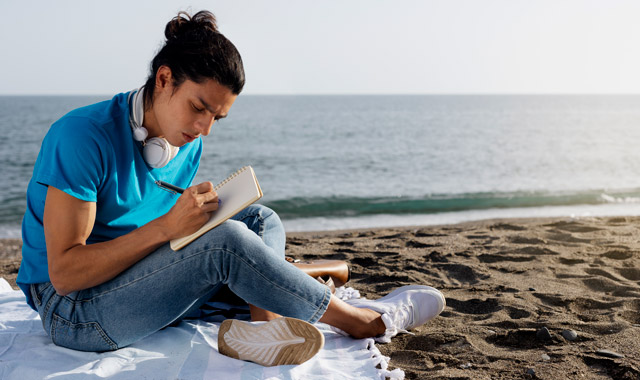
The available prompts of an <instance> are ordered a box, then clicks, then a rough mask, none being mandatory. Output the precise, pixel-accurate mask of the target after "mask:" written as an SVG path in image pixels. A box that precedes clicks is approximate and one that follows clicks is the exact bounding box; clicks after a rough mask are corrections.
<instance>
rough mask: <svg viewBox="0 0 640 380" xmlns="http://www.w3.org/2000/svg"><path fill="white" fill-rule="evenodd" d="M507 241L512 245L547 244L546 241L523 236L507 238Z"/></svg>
mask: <svg viewBox="0 0 640 380" xmlns="http://www.w3.org/2000/svg"><path fill="white" fill-rule="evenodd" d="M509 241H510V242H511V243H513V244H528V245H539V244H547V241H546V240H543V239H539V238H528V237H524V236H512V237H510V238H509Z"/></svg>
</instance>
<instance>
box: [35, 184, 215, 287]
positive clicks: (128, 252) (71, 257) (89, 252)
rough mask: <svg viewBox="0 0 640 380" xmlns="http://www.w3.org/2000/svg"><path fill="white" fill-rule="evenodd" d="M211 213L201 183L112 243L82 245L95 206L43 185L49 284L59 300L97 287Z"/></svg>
mask: <svg viewBox="0 0 640 380" xmlns="http://www.w3.org/2000/svg"><path fill="white" fill-rule="evenodd" d="M217 208H218V195H217V194H216V193H215V192H214V191H213V185H211V183H210V182H204V183H201V184H199V185H196V186H192V187H190V188H189V189H187V191H185V192H184V193H183V194H182V195H181V196H180V198H178V201H177V202H176V204H175V205H174V206H173V207H172V208H171V210H170V211H169V212H168V213H167V214H165V215H163V216H161V217H159V218H157V219H155V220H152V221H151V222H149V223H147V224H146V225H144V226H142V227H140V228H138V229H136V230H134V231H132V232H130V233H128V234H126V235H123V236H120V237H118V238H116V239H113V240H110V241H106V242H102V243H96V244H89V245H87V244H86V241H87V238H88V237H89V235H90V234H91V230H92V229H93V225H94V222H95V217H96V204H95V202H86V201H82V200H80V199H77V198H75V197H73V196H71V195H69V194H67V193H65V192H63V191H61V190H59V189H56V188H55V187H52V186H49V189H48V190H47V199H46V201H45V207H44V217H43V222H44V234H45V240H46V243H47V258H48V266H49V277H50V279H51V283H52V284H53V287H54V288H55V289H56V291H57V292H58V293H59V294H61V295H66V294H69V293H71V292H74V291H77V290H82V289H87V288H90V287H92V286H96V285H99V284H102V283H104V282H106V281H108V280H110V279H112V278H114V277H116V276H117V275H118V274H120V273H121V272H123V271H124V270H125V269H127V268H129V267H131V266H132V265H133V264H135V263H136V262H138V261H139V260H141V259H142V258H144V257H145V256H147V255H148V254H149V253H151V252H153V251H154V250H155V249H157V248H158V247H160V246H161V245H162V244H164V243H166V242H167V241H169V240H171V239H174V238H178V237H182V236H186V235H188V234H191V233H193V232H195V231H196V230H198V228H200V227H201V226H202V225H203V224H204V223H205V222H206V221H207V220H208V219H209V213H210V212H211V211H214V210H216V209H217Z"/></svg>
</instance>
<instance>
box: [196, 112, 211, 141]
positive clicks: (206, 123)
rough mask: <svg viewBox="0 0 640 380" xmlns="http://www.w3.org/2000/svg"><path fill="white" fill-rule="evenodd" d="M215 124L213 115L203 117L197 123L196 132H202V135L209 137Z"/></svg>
mask: <svg viewBox="0 0 640 380" xmlns="http://www.w3.org/2000/svg"><path fill="white" fill-rule="evenodd" d="M215 122H216V118H215V117H214V116H213V115H211V116H206V117H203V118H202V119H199V120H197V121H196V130H197V131H198V132H200V134H201V135H203V136H208V135H209V133H210V132H211V128H212V127H213V124H214V123H215Z"/></svg>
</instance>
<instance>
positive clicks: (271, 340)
mask: <svg viewBox="0 0 640 380" xmlns="http://www.w3.org/2000/svg"><path fill="white" fill-rule="evenodd" d="M323 346H324V335H322V333H321V332H320V330H318V328H317V327H315V326H314V325H312V324H310V323H307V322H305V321H302V320H300V319H296V318H288V317H282V318H277V319H274V320H271V321H269V322H246V321H240V320H237V319H227V320H225V321H224V322H222V324H221V325H220V330H219V331H218V351H219V352H220V353H221V354H222V355H226V356H229V357H232V358H235V359H240V360H248V361H251V362H254V363H258V364H261V365H263V366H275V365H287V364H302V363H304V362H306V361H307V360H309V359H311V358H312V357H313V356H314V355H315V354H317V353H318V351H320V349H322V347H323Z"/></svg>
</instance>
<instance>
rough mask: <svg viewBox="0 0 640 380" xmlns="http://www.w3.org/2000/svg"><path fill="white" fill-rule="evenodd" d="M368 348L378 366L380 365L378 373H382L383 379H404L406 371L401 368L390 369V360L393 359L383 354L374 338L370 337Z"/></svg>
mask: <svg viewBox="0 0 640 380" xmlns="http://www.w3.org/2000/svg"><path fill="white" fill-rule="evenodd" d="M367 349H368V350H369V351H371V354H372V357H371V358H372V359H373V361H374V363H375V365H376V367H378V366H379V367H380V368H379V369H378V373H379V374H380V379H381V380H385V379H389V380H404V371H403V370H401V369H400V368H396V369H394V370H393V371H389V369H388V368H389V361H390V360H391V358H390V357H388V356H384V355H382V353H381V352H380V350H379V349H378V347H376V342H375V341H374V340H373V339H368V342H367Z"/></svg>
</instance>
